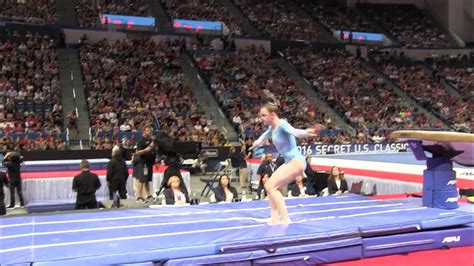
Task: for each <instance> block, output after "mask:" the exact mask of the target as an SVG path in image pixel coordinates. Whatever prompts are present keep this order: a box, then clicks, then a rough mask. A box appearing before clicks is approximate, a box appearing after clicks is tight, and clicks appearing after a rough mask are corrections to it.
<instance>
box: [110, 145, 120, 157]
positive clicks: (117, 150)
mask: <svg viewBox="0 0 474 266" xmlns="http://www.w3.org/2000/svg"><path fill="white" fill-rule="evenodd" d="M120 153H122V151H121V150H120V147H119V146H117V145H115V146H114V147H113V148H112V157H114V156H117V155H119V154H120Z"/></svg>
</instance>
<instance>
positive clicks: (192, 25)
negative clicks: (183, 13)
mask: <svg viewBox="0 0 474 266" xmlns="http://www.w3.org/2000/svg"><path fill="white" fill-rule="evenodd" d="M173 28H175V29H186V30H193V31H195V32H199V31H201V30H208V31H219V32H220V31H221V30H222V22H220V21H205V20H188V19H175V20H173Z"/></svg>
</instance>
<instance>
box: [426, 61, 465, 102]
mask: <svg viewBox="0 0 474 266" xmlns="http://www.w3.org/2000/svg"><path fill="white" fill-rule="evenodd" d="M427 63H428V64H429V65H430V68H431V70H432V71H433V76H435V77H436V78H437V79H440V78H444V79H445V80H446V81H448V82H449V83H450V84H451V86H453V87H454V88H455V89H456V90H457V91H458V92H459V94H460V95H461V97H463V98H466V99H468V98H471V99H472V97H474V89H473V88H474V57H473V56H472V55H471V57H470V58H469V57H468V56H467V55H462V56H461V55H451V56H442V57H435V58H429V59H428V60H427Z"/></svg>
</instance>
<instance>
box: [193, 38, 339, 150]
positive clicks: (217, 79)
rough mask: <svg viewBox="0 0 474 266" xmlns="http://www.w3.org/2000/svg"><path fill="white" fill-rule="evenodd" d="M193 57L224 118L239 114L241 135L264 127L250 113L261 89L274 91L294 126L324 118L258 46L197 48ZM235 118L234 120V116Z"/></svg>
mask: <svg viewBox="0 0 474 266" xmlns="http://www.w3.org/2000/svg"><path fill="white" fill-rule="evenodd" d="M194 59H195V62H196V66H197V67H198V68H199V69H200V70H201V71H202V75H203V77H204V78H205V80H207V81H208V83H209V87H210V89H211V91H212V92H213V93H214V97H215V98H216V100H217V101H218V102H219V103H220V105H221V108H222V109H223V110H224V113H225V114H226V115H227V117H228V119H232V120H234V119H233V118H234V117H237V116H238V117H240V120H241V121H242V123H240V125H239V126H238V127H237V128H238V130H239V131H240V133H241V135H242V136H243V137H252V136H255V135H258V133H259V132H260V131H261V130H263V129H264V125H263V124H262V123H261V120H260V118H259V117H258V116H254V114H255V113H257V112H258V106H259V104H261V103H262V98H263V94H264V91H265V90H269V91H271V92H272V93H273V94H275V95H277V98H278V100H279V101H280V103H281V106H282V116H283V117H285V118H286V119H288V120H289V121H291V122H292V124H294V125H295V126H298V127H306V126H307V125H309V124H311V123H315V122H319V123H324V121H325V119H326V115H325V113H324V112H322V111H321V110H318V109H317V107H316V106H315V105H314V104H313V103H312V102H311V101H309V99H307V98H306V96H305V94H304V93H303V91H301V90H300V89H299V88H298V87H297V86H296V84H295V83H294V82H293V81H292V80H291V79H290V78H289V77H288V76H287V75H286V74H285V73H284V72H283V71H282V70H281V69H280V68H279V67H278V66H277V65H276V64H275V63H274V62H273V61H272V59H271V56H270V55H269V54H267V53H266V52H265V51H264V50H263V48H262V47H259V48H257V47H249V48H248V49H247V50H243V51H238V52H230V53H229V52H225V53H222V52H212V53H208V52H204V51H198V52H196V53H195V54H194ZM235 121H237V122H238V118H235ZM325 124H326V125H328V127H332V126H333V125H334V123H332V122H329V123H325ZM308 141H311V140H308Z"/></svg>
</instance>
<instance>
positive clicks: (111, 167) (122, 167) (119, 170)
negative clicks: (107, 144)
mask: <svg viewBox="0 0 474 266" xmlns="http://www.w3.org/2000/svg"><path fill="white" fill-rule="evenodd" d="M127 178H128V168H127V164H126V163H125V160H124V159H123V156H122V152H121V151H120V147H119V146H114V148H113V149H112V159H111V160H110V162H109V164H108V165H107V177H106V180H107V184H108V186H109V199H111V200H113V199H114V194H115V193H116V192H118V193H119V196H120V198H121V199H127Z"/></svg>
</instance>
